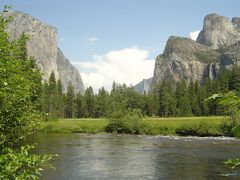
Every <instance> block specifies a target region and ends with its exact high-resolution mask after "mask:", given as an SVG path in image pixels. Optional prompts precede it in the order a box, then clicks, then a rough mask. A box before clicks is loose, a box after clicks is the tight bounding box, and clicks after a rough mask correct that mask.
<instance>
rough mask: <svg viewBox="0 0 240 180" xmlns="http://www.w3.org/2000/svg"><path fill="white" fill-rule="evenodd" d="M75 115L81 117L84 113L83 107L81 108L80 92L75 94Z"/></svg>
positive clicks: (81, 98)
mask: <svg viewBox="0 0 240 180" xmlns="http://www.w3.org/2000/svg"><path fill="white" fill-rule="evenodd" d="M75 109H76V110H75V114H76V115H75V116H76V117H77V118H82V117H83V115H84V109H83V96H82V95H81V93H80V92H79V93H77V94H76V98H75Z"/></svg>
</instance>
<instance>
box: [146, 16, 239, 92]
mask: <svg viewBox="0 0 240 180" xmlns="http://www.w3.org/2000/svg"><path fill="white" fill-rule="evenodd" d="M239 62H240V18H233V19H232V21H230V20H229V19H228V18H226V17H223V16H220V15H217V14H210V15H207V16H206V17H205V19H204V25H203V30H202V31H201V32H200V33H199V36H198V38H197V41H193V40H191V39H189V38H182V37H175V36H171V37H170V38H169V39H168V41H167V43H166V47H165V50H164V52H163V54H161V55H159V56H158V57H157V58H156V61H155V69H154V76H153V80H152V83H151V88H153V87H154V85H155V84H158V83H160V82H161V81H162V80H175V81H179V80H181V79H185V80H187V81H191V80H192V81H199V82H204V81H205V80H206V79H208V78H210V79H215V78H216V76H217V74H218V72H219V70H220V69H221V68H227V69H231V68H232V66H233V65H234V64H237V65H238V64H239Z"/></svg>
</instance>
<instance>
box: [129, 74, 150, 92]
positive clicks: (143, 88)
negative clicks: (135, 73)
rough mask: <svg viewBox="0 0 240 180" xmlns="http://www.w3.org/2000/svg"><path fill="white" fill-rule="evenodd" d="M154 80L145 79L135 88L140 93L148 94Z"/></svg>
mask: <svg viewBox="0 0 240 180" xmlns="http://www.w3.org/2000/svg"><path fill="white" fill-rule="evenodd" d="M151 82H152V78H149V79H143V80H142V81H141V82H139V83H138V84H136V85H135V86H134V87H133V88H134V90H135V91H137V92H139V93H140V94H144V93H145V94H148V93H149V91H150V85H151Z"/></svg>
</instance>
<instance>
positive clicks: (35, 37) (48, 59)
mask: <svg viewBox="0 0 240 180" xmlns="http://www.w3.org/2000/svg"><path fill="white" fill-rule="evenodd" d="M4 16H6V17H9V16H12V17H13V20H12V22H11V23H10V24H9V26H8V32H9V33H10V37H11V39H16V38H18V37H19V36H20V35H21V34H22V33H25V34H27V35H28V36H29V37H30V39H29V41H28V42H27V53H28V55H29V56H32V57H34V59H35V60H36V64H37V66H38V67H39V68H40V70H41V71H42V73H43V79H44V80H47V79H48V78H49V76H50V74H51V73H52V72H54V73H55V77H56V79H60V80H61V81H62V84H63V90H64V91H66V89H67V86H68V85H69V84H71V85H73V87H74V89H75V91H76V92H78V91H80V92H83V91H84V86H83V83H82V78H81V75H80V73H79V71H78V70H77V69H76V68H75V67H74V66H73V65H72V64H71V63H70V61H69V60H68V59H67V58H65V56H64V55H63V53H62V52H61V50H60V49H59V48H58V45H57V29H56V28H55V27H53V26H50V25H48V24H46V23H43V22H41V21H40V20H38V19H35V18H33V17H31V16H30V15H28V14H26V13H22V12H18V11H8V12H5V14H4Z"/></svg>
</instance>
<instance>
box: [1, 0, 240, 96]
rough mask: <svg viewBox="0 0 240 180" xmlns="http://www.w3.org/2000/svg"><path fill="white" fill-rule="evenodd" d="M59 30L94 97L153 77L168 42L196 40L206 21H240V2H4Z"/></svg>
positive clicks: (66, 51)
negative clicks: (119, 85)
mask: <svg viewBox="0 0 240 180" xmlns="http://www.w3.org/2000/svg"><path fill="white" fill-rule="evenodd" d="M4 5H12V9H14V10H18V11H23V12H26V13H28V14H30V15H31V16H33V17H35V18H37V19H40V20H41V21H43V22H45V23H47V24H50V25H52V26H55V27H56V28H57V30H58V45H59V47H60V48H61V50H62V51H63V53H64V55H65V56H66V57H67V58H68V59H69V60H70V61H71V62H72V64H74V65H75V66H76V67H77V68H78V69H79V71H80V73H81V76H82V78H83V83H84V84H85V86H90V85H91V86H92V87H93V88H94V90H95V91H97V90H98V88H100V87H102V86H104V87H105V88H106V89H107V90H110V89H111V85H112V82H113V81H114V80H115V81H116V82H118V83H126V84H127V85H131V84H132V85H135V84H137V83H138V82H140V81H141V80H142V79H144V78H145V79H146V78H149V77H152V76H153V72H154V63H155V58H156V56H158V55H159V54H161V53H162V52H163V50H164V47H165V43H166V41H167V39H168V37H169V36H171V35H176V36H184V37H189V38H192V39H195V38H196V37H197V35H198V33H199V31H200V30H201V29H202V26H203V19H204V16H205V15H207V14H209V13H217V14H221V15H223V16H226V17H228V18H232V17H240V11H239V7H240V1H239V0H199V1H196V0H165V1H163V0H68V1H66V0H0V6H2V7H3V6H4Z"/></svg>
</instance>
